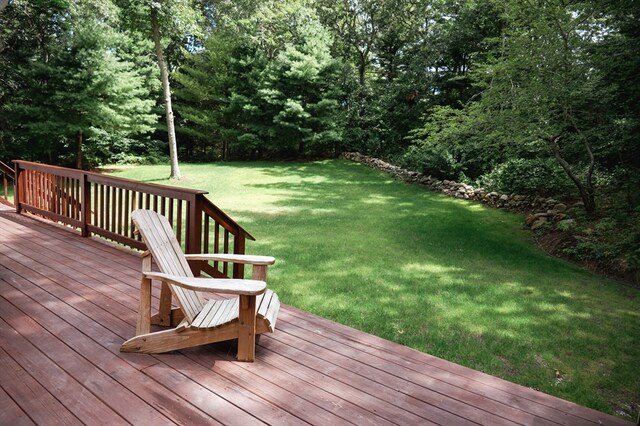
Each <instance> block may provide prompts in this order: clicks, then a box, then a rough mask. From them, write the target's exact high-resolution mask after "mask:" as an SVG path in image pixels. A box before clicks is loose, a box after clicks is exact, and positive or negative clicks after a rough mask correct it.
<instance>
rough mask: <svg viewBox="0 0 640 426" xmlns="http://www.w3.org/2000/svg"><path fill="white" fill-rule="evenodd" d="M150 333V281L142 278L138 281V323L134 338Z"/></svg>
mask: <svg viewBox="0 0 640 426" xmlns="http://www.w3.org/2000/svg"><path fill="white" fill-rule="evenodd" d="M150 331H151V279H149V278H145V277H142V279H141V280H140V307H139V308H138V323H137V324H136V336H140V335H141V334H147V333H149V332H150Z"/></svg>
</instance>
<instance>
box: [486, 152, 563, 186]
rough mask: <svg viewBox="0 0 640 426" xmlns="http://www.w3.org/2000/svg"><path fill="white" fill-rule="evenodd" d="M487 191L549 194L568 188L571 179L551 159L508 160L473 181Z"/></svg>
mask: <svg viewBox="0 0 640 426" xmlns="http://www.w3.org/2000/svg"><path fill="white" fill-rule="evenodd" d="M476 183H477V184H478V185H479V186H482V187H484V188H486V189H488V190H491V191H498V192H504V193H517V194H523V195H528V194H530V195H551V194H560V193H565V192H568V191H570V190H571V188H572V186H571V182H570V181H569V178H568V177H567V176H566V174H565V173H564V171H563V170H562V169H561V168H560V166H559V165H558V164H557V163H556V162H555V161H553V160H551V159H524V158H517V159H513V160H508V161H507V162H505V163H502V164H500V165H499V166H497V167H496V168H494V169H493V170H492V171H491V172H489V173H486V174H484V175H482V176H481V177H480V178H479V179H478V180H477V182H476Z"/></svg>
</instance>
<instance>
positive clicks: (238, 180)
mask: <svg viewBox="0 0 640 426" xmlns="http://www.w3.org/2000/svg"><path fill="white" fill-rule="evenodd" d="M181 169H182V173H183V174H184V175H185V176H186V178H185V179H184V180H182V181H180V182H177V183H172V182H169V181H167V180H165V177H166V176H167V175H168V173H169V170H168V166H145V167H135V168H132V169H127V170H124V171H122V172H118V173H117V175H118V176H123V177H128V178H132V179H136V180H142V181H147V182H155V183H162V184H177V185H181V186H186V187H192V188H199V189H205V190H208V191H209V192H210V194H209V198H210V199H211V200H212V201H213V202H214V203H216V204H217V205H218V206H220V207H221V208H222V209H224V210H225V211H227V212H228V213H229V214H231V216H232V217H234V218H235V219H236V220H237V221H238V222H239V223H240V224H241V225H243V226H244V227H245V228H246V229H247V230H248V231H249V232H251V233H252V234H253V235H254V236H255V237H256V238H257V241H256V242H250V243H249V245H248V252H250V253H255V254H269V255H273V256H275V257H276V258H277V263H276V266H275V267H273V268H272V269H271V270H270V275H269V285H270V286H271V288H273V289H274V290H276V291H277V292H278V294H279V295H280V298H281V300H282V301H283V303H286V304H290V305H293V306H296V307H298V308H300V309H303V310H306V311H310V312H313V313H315V314H318V315H321V316H323V317H326V318H330V319H332V320H335V321H338V322H340V323H343V324H347V325H350V326H352V327H355V328H358V329H360V330H364V331H367V332H370V333H373V334H376V335H378V336H381V337H384V338H386V339H389V340H393V341H396V342H399V343H401V344H404V345H407V346H411V347H413V348H415V349H418V350H420V351H424V352H428V353H430V354H432V355H436V356H439V357H442V358H445V359H448V360H450V361H453V362H456V363H459V364H462V365H465V366H468V367H471V368H474V369H476V370H481V371H484V372H487V373H489V374H493V375H496V376H500V377H503V378H505V379H507V380H510V381H513V382H517V383H521V384H523V385H525V386H530V387H533V388H536V389H540V390H542V391H544V392H547V393H550V394H553V395H557V396H559V397H562V398H565V399H569V400H571V401H575V402H577V403H579V404H582V405H586V406H589V407H593V408H596V409H598V410H602V411H606V412H610V413H612V412H615V411H619V410H623V411H627V412H629V413H630V414H631V415H632V416H635V415H637V411H636V412H635V413H632V411H633V409H631V408H629V407H630V406H631V407H634V406H635V407H637V404H640V397H639V395H640V350H639V348H640V291H639V290H637V289H632V288H629V287H625V286H623V285H621V284H618V283H616V282H613V281H610V280H607V279H604V278H601V277H597V276H594V275H592V274H590V273H587V272H584V271H582V270H581V269H579V268H577V267H575V266H573V265H570V264H568V263H566V262H563V261H560V260H557V259H553V258H550V257H548V256H546V255H545V254H544V253H543V252H542V251H541V250H539V249H538V248H536V247H535V246H534V245H533V244H532V241H531V236H530V233H529V232H528V231H525V230H523V228H522V222H523V218H522V217H521V216H518V215H515V214H510V213H506V212H502V211H498V210H493V209H487V208H485V207H483V206H481V205H479V204H475V203H469V202H465V201H460V200H455V199H451V198H446V197H444V196H441V195H437V194H434V193H431V192H428V191H426V190H424V189H422V188H419V187H417V186H412V185H407V184H404V183H401V182H396V181H394V180H392V179H391V178H390V177H388V176H387V175H385V174H382V173H380V172H377V171H374V170H371V169H369V168H367V167H365V166H362V165H359V164H356V163H351V162H347V161H341V160H336V161H319V162H313V163H270V162H258V163H222V164H202V165H191V164H183V165H182V166H181ZM635 410H637V408H635ZM634 420H635V417H634Z"/></svg>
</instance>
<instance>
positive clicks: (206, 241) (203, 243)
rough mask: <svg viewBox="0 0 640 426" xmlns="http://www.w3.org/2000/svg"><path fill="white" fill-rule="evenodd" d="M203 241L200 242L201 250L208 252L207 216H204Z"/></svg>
mask: <svg viewBox="0 0 640 426" xmlns="http://www.w3.org/2000/svg"><path fill="white" fill-rule="evenodd" d="M203 236H204V238H203V239H204V241H203V242H202V252H203V253H209V216H205V217H204V232H203Z"/></svg>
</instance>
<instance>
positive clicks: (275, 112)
mask: <svg viewBox="0 0 640 426" xmlns="http://www.w3.org/2000/svg"><path fill="white" fill-rule="evenodd" d="M639 20H640V3H639V2H637V1H633V0H590V1H568V0H517V1H516V0H486V1H475V0H468V1H461V0H306V1H305V0H269V1H254V0H251V1H249V0H236V1H230V0H158V1H144V0H83V1H79V0H77V1H74V0H31V1H26V0H11V1H8V2H7V1H3V2H1V4H0V159H1V160H5V161H10V160H12V159H18V158H19V159H27V160H35V161H42V162H46V163H50V164H61V165H67V166H75V167H82V168H93V167H97V166H100V165H103V164H112V163H133V164H142V163H158V162H168V159H169V157H168V155H169V156H170V157H171V159H172V160H173V162H172V175H173V176H175V177H179V169H178V163H177V159H178V158H180V160H184V161H191V162H211V161H221V160H246V159H264V158H267V159H284V160H298V159H310V158H326V157H334V156H338V155H339V154H340V153H341V152H344V151H359V152H361V153H363V154H367V155H372V156H376V157H379V158H383V159H385V160H387V161H390V162H392V163H394V164H397V165H400V166H403V167H405V168H409V169H412V170H416V171H420V172H423V173H425V174H429V175H432V176H434V177H437V178H439V179H451V180H456V181H459V182H465V183H470V184H474V185H478V186H482V187H485V188H486V189H488V190H496V191H500V192H503V193H518V194H525V195H527V194H535V195H540V196H554V197H558V199H560V200H563V201H565V202H566V203H567V204H568V205H569V206H570V209H569V213H570V215H571V217H572V218H573V220H571V221H563V224H562V226H557V225H553V224H549V225H548V226H547V227H546V229H543V230H542V232H547V233H555V234H558V235H561V236H562V237H561V238H560V240H561V241H562V244H560V247H561V251H562V254H564V255H567V256H570V257H572V258H574V259H577V260H579V261H582V262H586V263H587V264H591V263H593V264H598V265H608V266H607V267H606V269H607V272H612V273H615V274H617V275H618V276H621V277H624V278H628V279H630V281H631V282H636V283H638V280H639V277H640V275H639V271H640V225H639V223H640V220H639V219H640V173H639V172H640V144H639V143H638V135H640V82H639V81H638V80H639V79H638V76H640V55H639V54H638V53H639V51H638V50H639V49H638V46H640V26H638V25H637V23H638V21H639ZM163 66H164V69H163ZM163 71H167V72H166V73H164V75H163ZM172 104H173V109H174V110H175V111H174V110H172V109H171V105H172ZM170 118H171V119H170ZM174 124H175V133H176V134H177V136H176V137H174V136H172V135H173V133H174V132H173V130H172V127H173V126H174ZM174 168H175V170H174ZM571 207H572V208H571Z"/></svg>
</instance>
